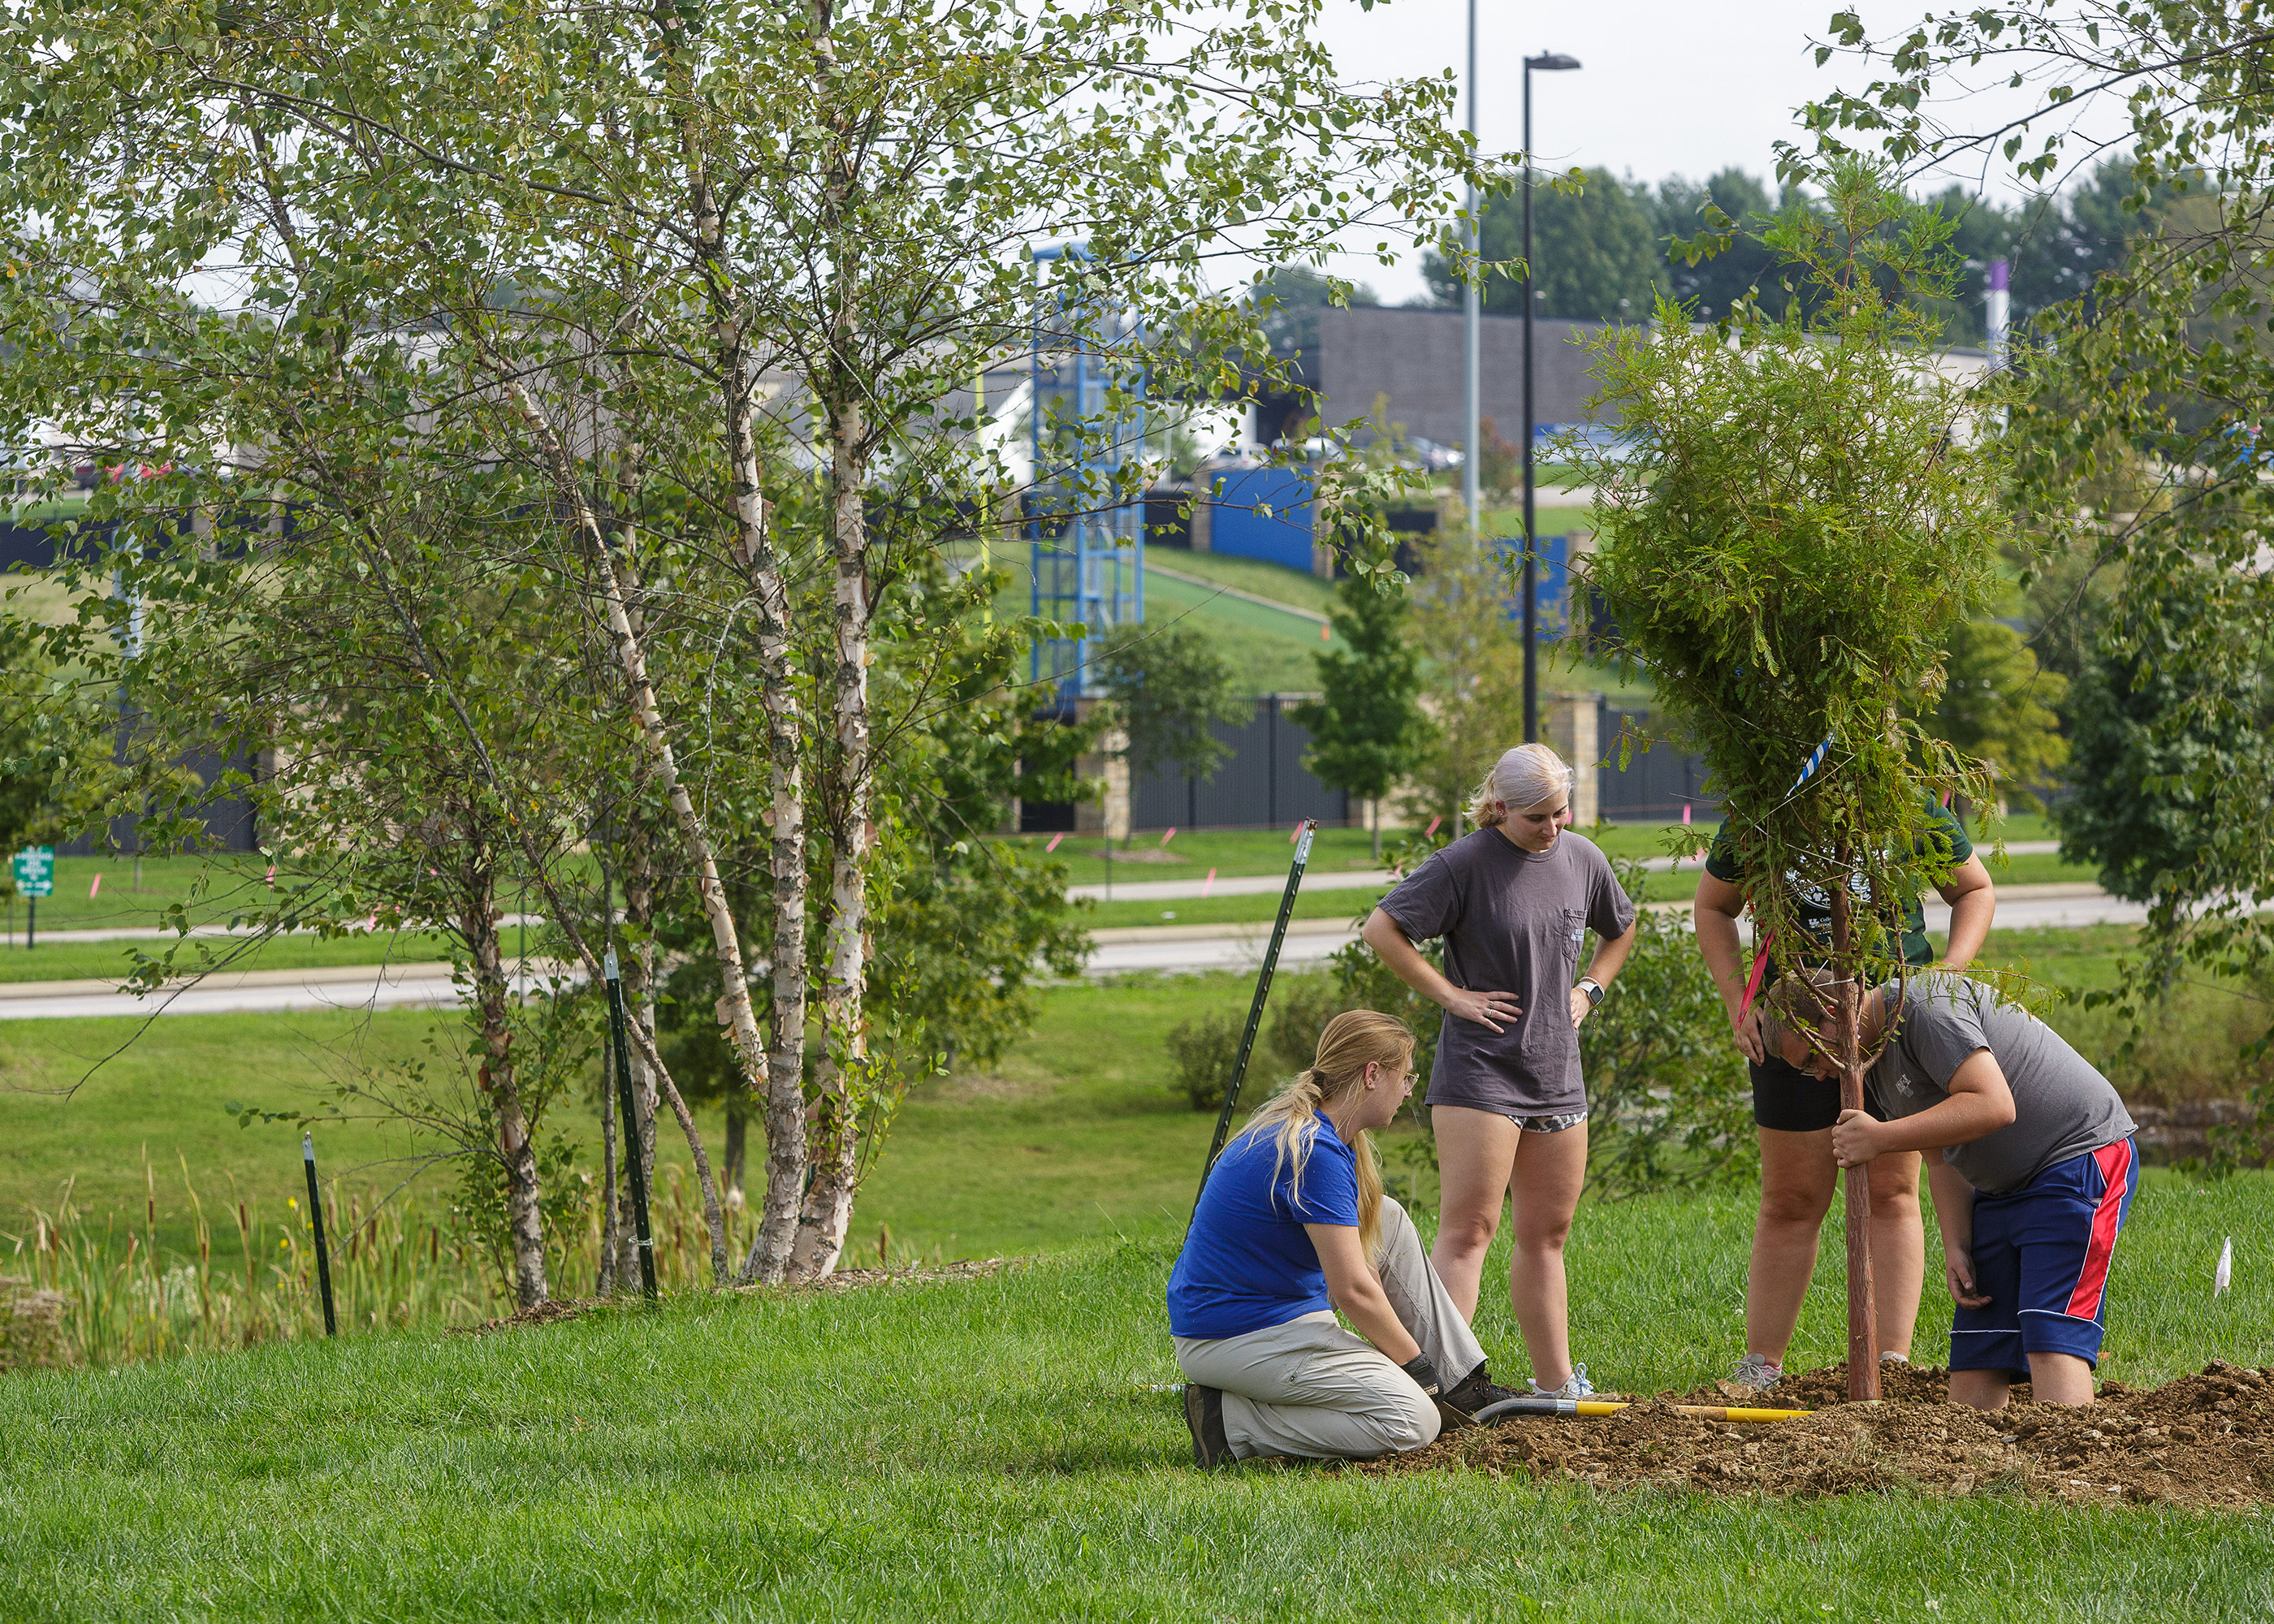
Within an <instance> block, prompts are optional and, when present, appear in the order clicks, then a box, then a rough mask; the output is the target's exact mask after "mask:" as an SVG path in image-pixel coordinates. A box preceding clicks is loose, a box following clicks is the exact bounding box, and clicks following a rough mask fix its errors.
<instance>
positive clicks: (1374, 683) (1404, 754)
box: [1288, 575, 1431, 862]
mask: <svg viewBox="0 0 2274 1624" xmlns="http://www.w3.org/2000/svg"><path fill="white" fill-rule="evenodd" d="M1327 618H1328V620H1329V621H1331V622H1332V624H1333V626H1334V628H1335V635H1337V637H1338V638H1340V639H1341V643H1340V644H1339V646H1336V647H1330V648H1328V649H1326V650H1321V652H1319V653H1317V654H1315V655H1314V656H1312V658H1314V659H1315V660H1316V661H1318V665H1319V687H1320V688H1321V689H1322V690H1323V693H1322V696H1321V697H1320V698H1318V699H1314V700H1309V701H1306V703H1302V704H1299V705H1297V706H1296V707H1295V708H1294V709H1293V710H1292V711H1289V712H1288V714H1289V715H1290V716H1291V717H1292V718H1294V719H1295V721H1296V722H1297V723H1298V724H1299V725H1300V726H1304V727H1306V728H1308V729H1309V730H1310V733H1311V748H1310V749H1309V751H1308V752H1307V753H1306V755H1305V756H1304V757H1303V764H1304V765H1305V766H1306V767H1308V768H1309V769H1310V770H1311V771H1313V772H1315V773H1317V774H1318V775H1319V777H1320V778H1322V779H1324V780H1325V781H1326V782H1327V783H1329V784H1331V785H1333V786H1335V787H1336V788H1337V789H1340V790H1347V791H1348V792H1350V793H1352V794H1353V795H1359V796H1363V797H1364V798H1365V799H1367V800H1368V801H1373V802H1374V861H1376V862H1379V861H1382V796H1384V795H1386V794H1388V793H1389V790H1390V787H1391V786H1393V785H1395V784H1396V783H1397V781H1398V780H1399V779H1401V778H1404V776H1405V775H1406V774H1407V773H1408V772H1410V771H1412V769H1413V765H1414V763H1416V762H1417V761H1418V760H1419V759H1420V756H1421V752H1422V751H1423V750H1424V749H1425V748H1427V745H1428V742H1429V738H1430V733H1431V728H1430V724H1429V718H1427V716H1426V715H1424V714H1423V713H1422V710H1421V706H1420V704H1419V694H1420V691H1421V658H1420V654H1419V650H1416V649H1415V648H1414V646H1413V642H1412V637H1411V636H1410V635H1408V630H1407V627H1406V609H1405V599H1404V597H1403V595H1402V594H1400V593H1397V592H1395V591H1389V590H1382V589H1381V588H1378V587H1376V586H1375V585H1374V583H1373V582H1371V581H1370V580H1367V579H1365V578H1362V577H1360V576H1357V575H1352V576H1351V577H1349V578H1348V579H1346V580H1344V582H1343V583H1342V585H1341V586H1339V587H1338V588H1337V589H1336V591H1335V606H1334V608H1333V609H1332V610H1331V611H1329V613H1328V616H1327Z"/></svg>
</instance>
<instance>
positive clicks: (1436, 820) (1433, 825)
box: [1421, 812, 1445, 840]
mask: <svg viewBox="0 0 2274 1624" xmlns="http://www.w3.org/2000/svg"><path fill="white" fill-rule="evenodd" d="M1444 821H1445V815H1444V814H1443V813H1442V812H1440V813H1439V814H1437V816H1434V817H1433V818H1431V819H1430V820H1429V827H1428V828H1427V829H1425V830H1423V831H1421V838H1423V839H1424V840H1427V838H1429V837H1430V836H1431V835H1434V834H1435V833H1436V832H1437V825H1438V824H1440V823H1443V822H1444Z"/></svg>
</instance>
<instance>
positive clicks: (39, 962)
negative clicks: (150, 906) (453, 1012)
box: [0, 930, 513, 981]
mask: <svg viewBox="0 0 2274 1624" xmlns="http://www.w3.org/2000/svg"><path fill="white" fill-rule="evenodd" d="M506 940H507V946H508V951H510V949H511V947H512V944H513V933H512V932H511V931H508V932H507V937H506ZM174 945H175V944H174V943H173V941H172V940H171V939H161V940H157V941H126V942H41V944H39V945H38V946H36V947H34V948H33V949H32V950H31V951H28V952H27V951H25V949H24V945H23V944H22V942H21V941H20V940H19V942H18V943H17V944H16V946H15V948H14V949H13V951H0V981H79V980H87V979H93V978H96V977H101V978H102V979H105V980H109V981H117V980H119V979H121V978H122V977H124V976H126V975H128V974H132V971H133V968H134V954H135V953H136V952H137V951H140V952H144V953H147V954H149V955H150V956H152V957H153V958H155V957H157V956H158V955H160V954H162V953H163V952H164V951H166V950H167V949H168V948H169V947H171V946H174ZM200 953H204V954H207V955H210V957H209V958H205V959H201V958H200ZM449 956H450V950H449V948H448V944H447V942H446V939H445V938H444V937H442V936H439V935H437V934H435V933H433V932H432V931H412V930H403V931H376V932H373V933H372V934H370V935H363V934H358V935H355V936H339V937H335V938H334V939H332V940H330V941H326V940H325V939H323V938H322V937H320V936H276V937H274V938H272V939H271V940H269V941H267V942H264V943H261V944H259V945H258V946H257V947H254V946H252V945H251V944H244V943H239V942H237V941H234V940H231V939H229V938H225V937H224V938H216V937H211V936H192V938H190V940H189V941H188V942H186V943H184V944H181V951H179V952H178V953H177V955H176V957H175V963H176V964H177V965H178V966H182V967H183V969H184V971H185V972H186V971H189V970H194V969H198V968H200V967H206V966H210V967H211V968H213V969H215V970H217V971H227V972H234V971H238V970H305V969H308V968H310V967H312V966H320V965H383V964H428V963H433V962H435V961H437V960H441V959H448V957H449Z"/></svg>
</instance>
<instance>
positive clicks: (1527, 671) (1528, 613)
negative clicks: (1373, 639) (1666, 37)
mask: <svg viewBox="0 0 2274 1624" xmlns="http://www.w3.org/2000/svg"><path fill="white" fill-rule="evenodd" d="M1578 65H1579V60H1578V58H1577V57H1576V56H1562V55H1561V54H1559V53H1557V52H1555V51H1549V52H1547V53H1546V54H1545V55H1543V56H1526V57H1525V59H1524V741H1525V743H1526V744H1532V743H1534V742H1536V741H1538V740H1539V738H1540V553H1539V545H1540V538H1539V537H1538V535H1537V534H1535V533H1534V528H1533V523H1532V515H1533V495H1532V435H1533V433H1534V432H1536V431H1535V428H1534V425H1533V422H1532V417H1533V405H1532V306H1533V305H1536V304H1538V303H1539V298H1538V296H1537V295H1536V294H1535V293H1534V292H1533V290H1532V70H1533V69H1535V68H1537V69H1538V70H1540V71H1541V72H1543V73H1565V72H1569V71H1571V70H1572V69H1574V68H1577V66H1578Z"/></svg>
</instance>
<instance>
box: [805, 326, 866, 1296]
mask: <svg viewBox="0 0 2274 1624" xmlns="http://www.w3.org/2000/svg"><path fill="white" fill-rule="evenodd" d="M849 320H850V317H849V312H845V313H842V314H840V325H841V326H842V325H848V324H849ZM827 412H828V425H829V440H830V445H831V458H830V464H831V467H830V479H831V484H832V498H833V501H832V506H833V509H834V511H833V513H832V519H833V521H834V522H833V523H832V526H831V528H832V530H833V532H834V542H835V547H836V553H837V590H836V632H837V662H836V668H835V672H834V681H833V684H832V687H833V690H834V691H833V695H832V699H833V704H832V712H833V714H832V721H833V723H834V726H835V733H836V745H837V749H836V756H837V760H836V763H835V767H836V791H837V793H836V795H835V797H834V800H835V803H836V804H835V806H834V808H833V811H834V818H835V824H836V826H835V827H834V828H833V829H832V831H831V832H832V836H833V838H832V841H831V843H830V844H831V846H832V848H833V849H832V858H831V862H830V870H829V937H828V944H827V951H828V961H829V962H828V968H827V971H826V972H825V979H824V981H823V982H822V994H821V997H822V1031H823V1034H824V1045H823V1051H822V1054H821V1056H820V1057H819V1058H818V1060H817V1063H816V1065H815V1071H816V1072H817V1077H818V1079H819V1085H820V1086H819V1090H818V1098H817V1100H816V1101H815V1113H814V1115H815V1121H814V1130H815V1140H816V1144H815V1147H814V1154H813V1169H814V1172H813V1184H812V1187H811V1188H810V1189H809V1191H808V1192H807V1194H806V1199H805V1206H804V1210H803V1211H802V1213H801V1214H800V1215H799V1218H798V1228H797V1241H796V1244H795V1245H794V1248H793V1249H792V1252H791V1257H790V1273H791V1274H792V1275H793V1276H794V1277H795V1278H798V1279H803V1280H818V1279H820V1278H821V1277H822V1276H824V1275H825V1274H828V1273H829V1272H830V1271H831V1270H832V1269H833V1268H835V1267H837V1258H838V1254H839V1253H840V1252H842V1251H843V1250H844V1247H845V1234H846V1229H847V1226H848V1225H849V1224H850V1223H851V1222H852V1217H853V1195H854V1190H855V1185H856V1184H857V1183H858V1182H859V1169H860V1129H861V1123H860V1116H861V1104H862V1096H863V1094H864V1093H865V1091H866V1086H867V1080H868V1065H867V1061H868V1028H867V1019H866V1012H865V1011H864V1009H863V1007H862V992H863V990H864V984H865V981H866V977H867V974H868V926H869V921H868V909H867V902H868V891H867V886H868V875H869V849H870V840H871V838H872V831H871V829H870V823H869V811H870V776H871V772H872V771H873V763H872V761H871V759H870V742H869V658H870V653H869V559H868V519H867V515H866V513H865V512H864V511H863V508H862V500H863V496H864V494H865V492H864V490H863V486H864V485H865V484H866V480H865V478H864V477H863V476H864V472H865V469H864V459H863V456H862V450H861V440H862V416H861V408H860V405H859V403H858V402H857V401H856V400H855V399H854V398H852V397H851V395H850V393H849V391H848V392H847V394H846V395H840V396H837V397H836V398H834V399H832V400H831V401H830V402H828V407H827Z"/></svg>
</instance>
